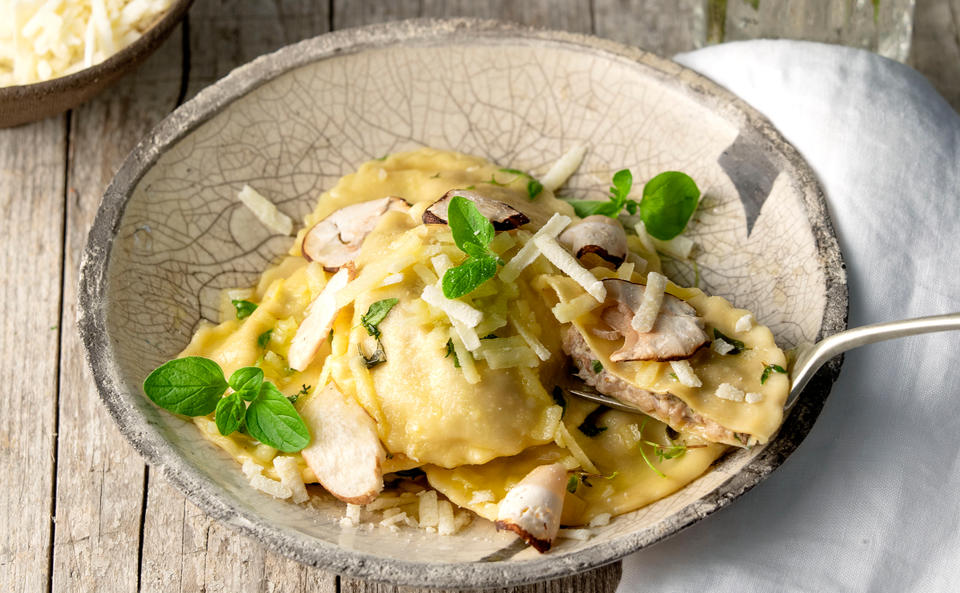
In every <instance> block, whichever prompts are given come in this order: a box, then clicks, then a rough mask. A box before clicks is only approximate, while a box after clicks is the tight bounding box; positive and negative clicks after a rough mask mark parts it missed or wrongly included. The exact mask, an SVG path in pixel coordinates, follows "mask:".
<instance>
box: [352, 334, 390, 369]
mask: <svg viewBox="0 0 960 593" xmlns="http://www.w3.org/2000/svg"><path fill="white" fill-rule="evenodd" d="M357 352H358V353H359V354H360V358H362V359H363V365H364V366H365V367H367V368H368V369H372V368H373V367H375V366H377V365H378V364H380V363H382V362H387V353H386V352H384V351H383V344H382V343H381V342H380V340H379V339H378V340H377V349H376V351H375V352H374V353H373V354H371V355H370V356H367V355H366V354H364V353H363V348H362V347H361V346H360V344H357Z"/></svg>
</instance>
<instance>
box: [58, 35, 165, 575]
mask: <svg viewBox="0 0 960 593" xmlns="http://www.w3.org/2000/svg"><path fill="white" fill-rule="evenodd" d="M181 36H182V35H181V31H180V30H179V29H178V30H177V31H175V32H174V33H173V35H171V38H170V39H169V40H168V41H167V42H166V43H165V44H164V45H163V46H162V47H161V48H160V49H159V50H158V51H157V53H156V54H154V55H153V56H151V57H150V58H149V59H148V60H147V62H146V63H144V64H143V66H142V67H141V68H140V69H138V70H137V71H136V72H135V73H134V74H132V75H130V76H128V77H127V78H125V79H123V80H122V81H120V82H119V83H118V84H117V85H115V86H114V87H112V88H110V89H108V90H107V91H106V92H104V93H103V94H102V95H100V96H98V97H97V98H95V99H93V100H92V101H90V102H88V103H86V104H84V105H81V106H80V107H78V108H77V109H75V110H74V111H73V113H72V116H71V130H70V139H71V150H70V155H69V159H70V163H69V168H68V178H67V179H68V188H69V190H68V194H67V226H66V233H65V240H66V248H65V250H64V256H65V260H64V265H65V271H64V290H63V315H62V319H61V321H60V323H61V327H62V328H63V332H62V339H61V343H60V348H61V361H60V429H59V439H58V455H57V460H58V462H57V481H56V500H57V523H56V529H55V537H54V548H53V575H52V579H53V582H52V589H51V590H52V591H54V592H67V591H76V592H80V591H103V592H109V593H113V592H117V593H119V592H130V593H133V592H135V591H136V590H137V574H138V571H139V557H138V551H139V540H140V511H141V504H142V500H143V483H144V472H145V466H144V463H143V460H142V459H141V458H140V456H139V455H138V454H137V453H136V451H134V450H133V449H132V448H131V447H130V446H129V445H128V444H127V442H126V440H125V439H124V438H123V437H122V436H121V435H120V432H119V430H117V428H116V425H115V424H114V422H113V420H112V419H111V418H110V417H109V414H107V411H106V409H105V408H104V407H103V406H102V405H101V403H100V398H99V397H98V395H97V390H96V387H95V385H94V383H93V379H92V377H90V374H89V371H88V369H87V365H86V362H85V360H84V354H83V348H82V346H81V344H80V340H79V337H78V335H77V328H76V314H77V312H76V300H77V294H76V288H77V280H78V278H77V270H78V268H79V265H80V256H81V253H82V252H83V248H84V246H85V244H86V240H87V231H88V229H89V228H90V225H91V224H92V223H93V218H94V216H95V215H96V212H97V207H98V205H99V203H100V196H101V194H102V193H103V190H104V189H105V188H106V186H107V184H108V183H109V182H110V179H111V178H112V177H113V174H114V172H115V171H116V170H117V168H118V167H119V166H120V163H121V162H122V161H123V159H124V158H125V157H126V156H127V153H128V152H129V151H130V150H131V149H132V148H133V147H134V145H135V144H136V143H137V142H138V141H139V140H140V138H141V137H142V136H143V135H144V134H145V133H146V132H147V131H148V130H149V129H150V128H151V127H152V126H153V125H155V124H156V123H157V122H158V121H160V119H162V118H163V117H164V116H166V115H167V114H168V113H169V112H170V111H171V110H172V109H173V107H174V105H175V104H176V100H177V95H178V93H179V90H180V72H181V69H180V62H181V61H180V46H181Z"/></svg>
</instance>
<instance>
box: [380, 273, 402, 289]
mask: <svg viewBox="0 0 960 593" xmlns="http://www.w3.org/2000/svg"><path fill="white" fill-rule="evenodd" d="M401 282H403V273H402V272H397V273H396V274H390V275H389V276H387V277H386V278H384V279H383V282H381V283H380V286H392V285H394V284H400V283H401Z"/></svg>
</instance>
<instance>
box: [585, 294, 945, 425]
mask: <svg viewBox="0 0 960 593" xmlns="http://www.w3.org/2000/svg"><path fill="white" fill-rule="evenodd" d="M958 329H960V313H948V314H947V315H934V316H932V317H917V318H916V319H905V320H903V321H888V322H886V323H874V324H872V325H864V326H861V327H855V328H853V329H848V330H845V331H842V332H838V333H835V334H833V335H832V336H829V337H826V338H824V339H822V340H820V341H819V342H817V343H816V344H810V345H807V346H806V347H801V348H799V349H798V352H797V357H796V360H795V361H794V363H793V365H792V366H791V367H790V369H789V371H790V377H791V379H792V383H791V384H790V395H789V396H787V401H786V403H785V404H784V406H783V408H784V410H785V411H789V410H790V408H792V407H793V406H794V404H796V403H797V399H798V398H799V397H800V393H801V392H802V391H803V388H804V387H806V386H807V383H809V382H810V379H811V378H813V375H814V374H815V373H816V372H817V370H818V369H819V368H820V367H822V366H823V365H824V363H826V362H827V361H828V360H830V359H831V358H833V357H834V356H837V355H838V354H842V353H844V352H846V351H847V350H851V349H853V348H856V347H858V346H865V345H867V344H873V343H874V342H882V341H884V340H892V339H894V338H904V337H907V336H914V335H917V334H926V333H931V332H941V331H949V330H958ZM572 379H573V380H574V381H576V379H575V378H572ZM566 390H567V391H568V392H569V393H571V394H573V395H576V396H577V397H581V398H583V399H587V400H590V401H593V402H596V403H599V404H603V405H605V406H608V407H610V408H614V409H617V410H624V411H627V412H638V411H640V410H638V409H637V408H635V407H634V406H631V405H630V404H626V403H623V402H621V401H619V400H616V399H614V398H612V397H610V396H607V395H603V394H602V393H599V392H597V391H596V390H594V389H593V388H591V387H589V386H588V385H586V384H585V383H583V382H582V381H581V382H578V384H577V385H576V386H572V385H571V386H567V387H566Z"/></svg>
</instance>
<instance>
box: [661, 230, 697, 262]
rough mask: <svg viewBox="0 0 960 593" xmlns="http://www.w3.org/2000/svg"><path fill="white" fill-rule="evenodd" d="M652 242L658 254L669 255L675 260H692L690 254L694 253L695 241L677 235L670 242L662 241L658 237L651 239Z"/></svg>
mask: <svg viewBox="0 0 960 593" xmlns="http://www.w3.org/2000/svg"><path fill="white" fill-rule="evenodd" d="M650 242H651V243H653V245H654V247H656V250H657V251H658V252H660V253H662V254H664V255H669V256H670V257H672V258H674V259H690V254H691V253H693V247H694V245H695V243H694V242H693V239H691V238H690V237H686V236H684V235H677V236H676V237H674V238H673V239H670V240H669V241H661V240H660V239H657V238H656V237H650Z"/></svg>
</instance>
